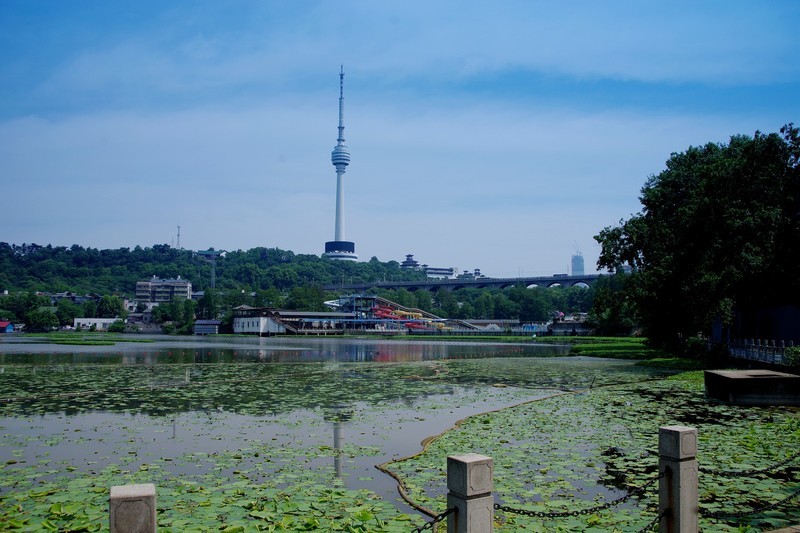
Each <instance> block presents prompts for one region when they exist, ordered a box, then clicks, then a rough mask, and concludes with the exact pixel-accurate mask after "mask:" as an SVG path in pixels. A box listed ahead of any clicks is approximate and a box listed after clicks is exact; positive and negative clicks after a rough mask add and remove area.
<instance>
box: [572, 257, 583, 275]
mask: <svg viewBox="0 0 800 533" xmlns="http://www.w3.org/2000/svg"><path fill="white" fill-rule="evenodd" d="M572 275H573V276H583V275H584V272H583V256H582V255H581V254H580V253H577V254H575V255H573V256H572Z"/></svg>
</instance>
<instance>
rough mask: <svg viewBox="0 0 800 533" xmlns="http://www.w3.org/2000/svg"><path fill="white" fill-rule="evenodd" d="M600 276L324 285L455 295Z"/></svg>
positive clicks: (569, 283)
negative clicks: (459, 290)
mask: <svg viewBox="0 0 800 533" xmlns="http://www.w3.org/2000/svg"><path fill="white" fill-rule="evenodd" d="M601 276H603V274H585V275H581V276H568V275H566V274H556V275H555V276H529V277H524V276H523V277H518V278H473V279H469V278H465V279H424V280H417V281H375V282H372V283H349V284H348V283H340V284H338V285H336V284H333V285H325V286H323V289H325V290H326V291H353V292H364V291H367V290H369V289H372V288H376V289H401V288H402V289H406V290H409V291H419V290H424V291H430V292H436V291H438V290H439V289H445V290H448V291H455V290H458V289H465V288H468V287H472V288H475V289H505V288H506V287H513V286H515V285H525V286H526V287H543V288H547V287H554V286H561V287H574V286H575V285H592V284H593V283H594V282H596V281H597V280H598V279H599V278H600V277H601Z"/></svg>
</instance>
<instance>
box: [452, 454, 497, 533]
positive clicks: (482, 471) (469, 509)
mask: <svg viewBox="0 0 800 533" xmlns="http://www.w3.org/2000/svg"><path fill="white" fill-rule="evenodd" d="M493 473H494V463H493V462H492V458H491V457H486V456H485V455H479V454H477V453H467V454H464V455H453V456H450V457H448V458H447V489H448V491H449V492H448V493H447V508H448V509H452V508H455V509H456V510H455V512H454V513H453V514H451V515H450V516H448V517H447V533H492V532H493V531H494V496H492V483H493V481H492V477H493Z"/></svg>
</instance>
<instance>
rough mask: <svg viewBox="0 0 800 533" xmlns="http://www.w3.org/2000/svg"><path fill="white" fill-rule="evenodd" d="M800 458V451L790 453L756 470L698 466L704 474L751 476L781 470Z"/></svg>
mask: <svg viewBox="0 0 800 533" xmlns="http://www.w3.org/2000/svg"><path fill="white" fill-rule="evenodd" d="M798 458H800V452H798V453H796V454H794V455H790V456H789V457H787V458H786V459H784V460H783V461H781V462H780V463H775V464H774V465H772V466H768V467H766V468H761V469H754V470H714V469H712V468H703V467H702V466H701V467H699V468H698V470H700V472H702V473H704V474H711V475H713V476H721V477H749V476H756V475H758V474H767V473H770V472H774V471H776V470H779V469H780V468H781V467H782V466H786V465H788V464H790V463H792V462H794V461H795V460H797V459H798Z"/></svg>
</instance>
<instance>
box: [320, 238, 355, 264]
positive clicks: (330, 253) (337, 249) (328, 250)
mask: <svg viewBox="0 0 800 533" xmlns="http://www.w3.org/2000/svg"><path fill="white" fill-rule="evenodd" d="M325 257H329V258H330V259H345V260H350V261H357V260H358V256H357V255H356V243H354V242H350V241H328V242H326V243H325Z"/></svg>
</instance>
